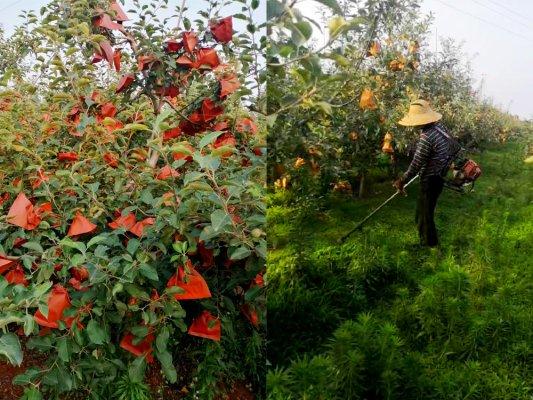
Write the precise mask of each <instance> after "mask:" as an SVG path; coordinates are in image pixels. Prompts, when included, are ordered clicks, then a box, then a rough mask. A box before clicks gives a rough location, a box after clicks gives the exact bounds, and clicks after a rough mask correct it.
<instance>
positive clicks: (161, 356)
mask: <svg viewBox="0 0 533 400" xmlns="http://www.w3.org/2000/svg"><path fill="white" fill-rule="evenodd" d="M155 355H156V357H157V359H158V360H159V362H160V363H161V368H162V370H163V373H164V374H165V376H166V377H167V379H168V380H169V382H170V383H175V382H176V381H177V380H178V374H177V372H176V368H175V367H174V365H173V363H172V356H171V355H170V353H169V352H168V351H164V352H159V351H156V353H155Z"/></svg>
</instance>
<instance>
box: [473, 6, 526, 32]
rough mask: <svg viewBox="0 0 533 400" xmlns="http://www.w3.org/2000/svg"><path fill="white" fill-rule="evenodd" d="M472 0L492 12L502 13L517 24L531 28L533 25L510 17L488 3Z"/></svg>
mask: <svg viewBox="0 0 533 400" xmlns="http://www.w3.org/2000/svg"><path fill="white" fill-rule="evenodd" d="M472 1H473V2H474V3H477V4H479V5H480V6H481V7H484V8H486V9H487V10H490V11H492V12H494V13H496V14H498V15H501V16H502V17H504V18H507V19H509V20H511V21H512V22H515V23H517V24H520V25H522V26H525V27H526V28H527V29H530V28H531V25H527V24H524V23H523V22H521V21H518V20H517V19H516V18H514V17H509V16H507V15H505V14H502V13H501V12H500V11H498V10H495V9H494V8H492V7H489V6H487V5H486V4H483V3H482V2H480V1H479V0H472Z"/></svg>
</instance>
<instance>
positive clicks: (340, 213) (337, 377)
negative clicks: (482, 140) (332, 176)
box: [268, 143, 533, 400]
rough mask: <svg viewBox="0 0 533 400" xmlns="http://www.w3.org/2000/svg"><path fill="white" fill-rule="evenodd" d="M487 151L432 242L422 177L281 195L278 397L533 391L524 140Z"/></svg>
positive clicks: (274, 390) (272, 285)
mask: <svg viewBox="0 0 533 400" xmlns="http://www.w3.org/2000/svg"><path fill="white" fill-rule="evenodd" d="M475 159H476V160H477V161H479V162H480V164H481V166H482V168H483V176H482V177H481V178H480V180H479V182H478V183H476V187H475V191H474V192H473V193H470V194H467V195H461V194H458V193H455V192H452V191H448V190H446V191H445V192H444V193H443V195H442V196H441V198H440V201H439V204H438V208H437V218H436V221H437V226H438V229H439V233H440V239H441V246H440V248H438V249H420V248H417V247H416V246H415V245H416V243H417V242H418V237H417V232H416V227H415V225H414V210H415V202H416V195H417V192H418V187H417V184H415V185H413V187H409V189H408V191H409V196H408V197H407V198H397V199H395V200H394V201H393V202H392V204H390V205H389V206H387V208H385V209H383V210H382V211H381V212H380V213H378V214H377V215H376V216H375V217H374V218H373V219H371V220H370V221H369V222H368V223H367V225H366V226H365V227H364V228H363V230H362V232H359V233H355V234H354V235H353V236H351V237H350V239H348V241H347V242H346V243H345V244H343V245H338V244H337V239H338V238H339V237H340V236H342V235H343V234H344V233H346V232H348V231H349V230H350V229H351V228H352V227H353V226H354V225H355V223H356V222H358V221H359V220H361V219H362V218H363V217H364V216H365V215H366V214H367V213H368V212H369V211H371V210H372V209H373V207H375V206H377V205H378V204H380V203H381V202H382V201H383V200H384V199H386V198H387V197H388V196H389V195H390V193H391V192H392V188H391V187H390V183H383V184H380V185H377V186H375V187H374V188H373V189H374V190H375V192H376V193H375V194H374V196H372V198H368V199H362V200H360V199H350V198H346V197H344V198H343V197H338V196H337V197H331V198H329V199H328V204H327V205H328V209H327V210H325V211H324V210H322V211H320V212H313V211H307V212H305V211H301V210H298V209H297V208H295V207H294V206H291V205H287V201H286V199H287V196H290V193H289V194H287V193H285V194H283V193H276V194H272V195H271V196H270V198H269V203H270V204H269V211H268V224H269V226H268V228H269V243H270V245H271V249H270V251H269V255H268V277H269V294H268V312H269V341H270V344H269V361H270V362H271V363H272V365H273V367H272V368H271V371H270V373H269V375H268V386H269V393H270V399H275V400H278V399H279V400H281V399H283V400H289V399H324V400H330V399H443V400H444V399H480V400H481V399H508V400H518V399H524V400H525V399H531V398H532V396H533V389H532V385H533V384H532V382H533V374H532V373H531V372H532V371H531V365H532V361H533V350H532V344H533V334H532V332H533V317H532V316H531V315H532V312H531V310H532V309H533V293H532V290H531V289H532V282H533V281H532V275H533V274H532V270H533V268H532V266H531V265H532V262H531V259H532V255H533V252H532V250H531V249H532V247H533V246H532V244H533V204H532V200H533V191H532V182H533V174H532V169H533V168H532V166H531V164H525V163H524V162H523V159H524V146H523V145H520V144H517V143H514V144H510V145H507V146H505V147H499V148H492V149H489V150H487V151H486V152H484V153H483V154H482V155H476V156H475Z"/></svg>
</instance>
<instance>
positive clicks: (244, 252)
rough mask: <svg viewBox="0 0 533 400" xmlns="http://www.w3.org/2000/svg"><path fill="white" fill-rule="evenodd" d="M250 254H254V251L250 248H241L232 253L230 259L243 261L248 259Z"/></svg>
mask: <svg viewBox="0 0 533 400" xmlns="http://www.w3.org/2000/svg"><path fill="white" fill-rule="evenodd" d="M250 254H252V251H251V250H250V249H249V248H248V247H246V246H241V247H239V248H237V249H235V250H234V251H233V252H232V253H231V256H230V259H232V260H242V259H243V258H246V257H248V256H249V255H250Z"/></svg>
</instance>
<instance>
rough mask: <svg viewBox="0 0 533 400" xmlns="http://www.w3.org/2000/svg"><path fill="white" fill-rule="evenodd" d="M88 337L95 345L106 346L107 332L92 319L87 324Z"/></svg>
mask: <svg viewBox="0 0 533 400" xmlns="http://www.w3.org/2000/svg"><path fill="white" fill-rule="evenodd" d="M87 335H88V336H89V339H90V340H91V342H92V343H94V344H104V343H105V341H106V332H105V330H104V329H103V328H102V327H101V326H100V324H99V323H98V322H96V321H95V320H94V319H91V320H90V321H89V323H88V324H87Z"/></svg>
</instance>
